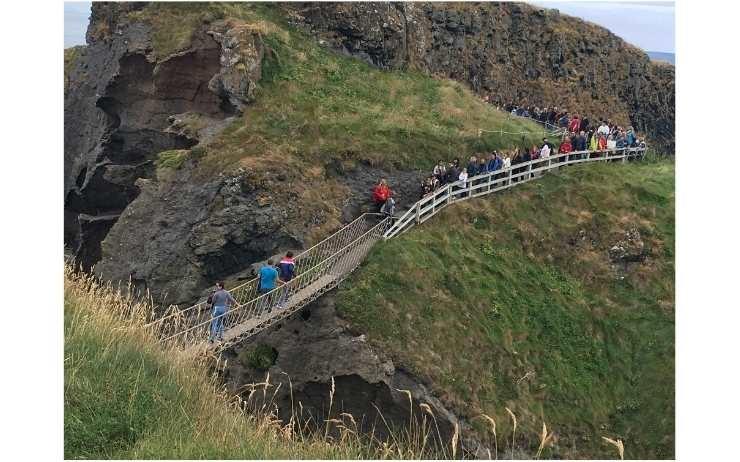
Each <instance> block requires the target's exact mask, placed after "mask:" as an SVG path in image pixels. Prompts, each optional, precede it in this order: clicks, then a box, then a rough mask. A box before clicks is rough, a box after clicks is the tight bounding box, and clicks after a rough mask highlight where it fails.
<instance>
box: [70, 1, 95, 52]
mask: <svg viewBox="0 0 740 462" xmlns="http://www.w3.org/2000/svg"><path fill="white" fill-rule="evenodd" d="M91 5H92V2H64V48H69V47H71V46H75V45H84V44H85V31H86V30H87V23H88V21H89V20H90V6H91Z"/></svg>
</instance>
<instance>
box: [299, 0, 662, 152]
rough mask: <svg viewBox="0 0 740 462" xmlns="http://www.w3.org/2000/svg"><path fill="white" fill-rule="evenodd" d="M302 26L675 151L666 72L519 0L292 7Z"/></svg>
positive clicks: (391, 64) (368, 56)
mask: <svg viewBox="0 0 740 462" xmlns="http://www.w3.org/2000/svg"><path fill="white" fill-rule="evenodd" d="M285 8H286V10H287V11H289V12H290V16H291V20H292V21H293V23H294V24H297V25H299V26H303V27H304V28H305V29H307V30H308V31H310V32H311V33H313V34H315V35H316V36H318V37H319V38H320V39H321V40H323V41H324V42H327V43H329V44H330V45H331V46H333V47H334V48H335V49H337V50H338V51H340V52H343V53H346V54H349V55H352V56H356V57H358V58H360V59H363V60H365V61H367V62H369V63H371V64H373V65H375V66H378V67H380V68H384V69H399V68H412V69H418V70H421V71H424V72H426V73H429V74H431V75H435V76H441V77H449V78H452V79H455V80H459V81H461V82H467V83H468V84H469V85H470V87H471V88H472V89H473V90H475V91H476V92H478V93H479V94H481V95H491V96H492V98H493V99H494V100H498V101H500V102H502V103H507V102H509V101H512V102H514V103H517V104H532V105H539V106H548V107H552V106H558V107H560V108H566V109H569V110H570V111H572V112H581V113H585V114H587V115H588V116H589V117H591V118H598V117H609V118H611V119H612V120H615V121H618V122H619V123H622V124H631V125H633V126H634V127H635V128H636V129H637V130H638V131H640V132H642V133H645V134H647V135H648V137H649V139H650V140H651V141H652V142H653V144H656V143H657V145H658V147H659V148H660V149H662V150H664V151H666V152H670V153H672V152H673V149H674V126H675V115H674V111H675V97H674V85H675V84H674V80H675V70H674V67H673V66H671V65H666V64H659V63H654V62H652V61H651V60H650V58H649V57H648V56H647V54H646V53H645V52H644V51H642V50H640V49H638V48H636V47H634V46H632V45H629V44H628V43H626V42H625V41H624V40H622V39H620V38H619V37H617V36H616V35H614V34H612V33H611V32H609V31H608V30H607V29H604V28H602V27H599V26H596V25H594V24H591V23H588V22H585V21H583V20H580V19H577V18H573V17H570V16H566V15H561V14H560V13H559V12H558V11H557V10H554V9H543V8H539V7H535V6H531V5H527V4H524V3H508V2H507V3H498V2H480V3H432V2H423V3H422V2H420V3H412V2H406V3H403V2H391V3H380V2H360V3H349V2H346V3H334V2H326V3H324V2H321V3H294V4H293V3H291V4H286V5H285Z"/></svg>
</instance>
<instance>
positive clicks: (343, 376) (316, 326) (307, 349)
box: [221, 295, 490, 458]
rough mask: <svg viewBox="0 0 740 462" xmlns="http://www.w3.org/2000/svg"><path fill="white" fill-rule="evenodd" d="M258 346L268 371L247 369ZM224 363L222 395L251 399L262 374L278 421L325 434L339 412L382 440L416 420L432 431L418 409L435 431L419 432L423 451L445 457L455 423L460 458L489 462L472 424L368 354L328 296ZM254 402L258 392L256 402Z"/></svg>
mask: <svg viewBox="0 0 740 462" xmlns="http://www.w3.org/2000/svg"><path fill="white" fill-rule="evenodd" d="M259 347H262V348H269V349H271V350H272V351H273V352H274V357H275V360H274V364H273V365H272V366H271V367H269V368H268V369H264V368H259V369H258V368H255V367H254V366H253V365H250V364H249V360H248V359H247V358H248V357H249V353H250V352H252V351H255V349H256V348H259ZM224 357H225V359H226V361H225V362H224V363H222V365H224V368H223V369H222V370H221V375H222V376H223V379H224V381H225V383H226V385H227V388H228V389H229V390H230V391H231V392H232V393H234V394H239V395H242V397H243V398H244V399H247V398H248V397H249V395H250V391H251V390H252V387H250V385H252V384H257V383H264V382H265V377H266V374H268V373H269V383H271V384H272V385H271V388H270V389H269V390H267V396H268V397H270V401H271V402H272V403H273V404H275V405H277V408H278V415H279V417H280V418H281V419H282V420H283V421H284V422H288V421H290V420H291V417H294V418H295V419H297V420H298V421H299V422H300V421H301V420H302V419H306V420H308V419H309V418H311V419H313V423H314V424H316V423H318V426H319V428H324V420H325V419H329V418H341V415H340V414H341V413H343V412H344V413H348V414H351V415H352V416H353V418H354V420H355V421H356V422H357V424H358V429H359V430H360V431H363V432H365V433H370V432H373V433H374V435H375V437H377V438H379V439H381V440H383V439H384V438H386V437H387V436H388V435H389V433H388V430H389V429H393V430H396V431H399V430H400V431H404V430H407V429H409V426H410V424H411V419H412V418H413V419H414V421H415V425H420V421H421V420H422V419H423V417H425V418H426V419H427V425H432V424H431V417H430V416H429V413H428V412H429V411H425V410H424V409H422V407H420V406H421V405H425V406H428V409H429V410H431V412H432V413H433V414H434V419H435V420H436V424H437V426H436V427H429V426H427V427H426V428H427V430H429V429H432V434H431V435H430V437H429V440H430V441H429V447H432V446H434V445H438V447H439V444H440V438H441V444H442V445H444V446H446V450H447V451H450V448H449V444H450V441H451V439H452V434H453V433H454V426H455V424H457V425H458V426H459V429H460V441H459V444H458V451H459V453H462V454H464V455H465V456H466V457H471V458H490V455H489V454H488V453H487V452H486V449H487V448H486V446H485V445H484V444H483V443H482V442H481V441H480V440H479V439H478V438H479V437H478V436H477V435H476V433H475V432H474V431H473V430H472V426H471V423H470V422H469V421H467V420H466V419H465V418H462V417H459V416H457V415H456V414H455V413H454V412H452V411H451V410H450V409H448V407H447V406H445V404H444V403H443V402H442V401H440V400H439V399H438V398H437V397H436V396H434V394H433V393H432V392H431V390H430V389H429V387H428V385H429V384H425V383H424V382H423V381H422V380H420V379H419V378H417V377H415V376H414V375H413V374H412V373H411V372H409V371H406V370H404V369H403V368H401V367H398V366H397V365H396V364H395V363H394V361H393V359H392V358H390V357H388V356H387V355H385V354H384V353H383V352H382V351H379V350H377V349H375V348H373V347H372V346H371V345H370V344H369V343H368V342H367V340H366V338H365V336H364V335H360V334H358V333H356V332H353V331H352V328H351V326H350V325H349V324H348V323H347V322H346V321H344V320H342V319H340V318H338V317H337V315H336V312H335V309H334V299H333V297H332V296H331V295H328V296H324V297H322V298H321V299H319V300H317V301H315V302H313V303H312V304H310V305H309V306H307V307H306V308H305V309H304V310H303V311H302V312H301V314H300V315H297V316H294V317H292V318H290V319H288V320H286V321H283V322H281V323H280V324H277V325H276V326H274V327H272V328H271V329H269V330H267V331H265V332H262V333H260V334H258V335H257V336H255V337H253V338H252V339H250V340H249V341H248V342H246V343H244V344H241V345H237V346H235V347H233V348H231V349H230V350H227V351H226V352H224ZM332 380H333V388H334V392H333V397H332V398H333V399H332V398H330V395H331V394H332V393H331V389H332ZM407 393H408V394H407ZM261 395H262V393H258V394H257V396H256V398H259V396H261ZM330 399H331V400H332V411H331V415H329V414H328V412H329V402H330ZM410 407H413V409H410ZM292 414H294V415H292ZM411 416H413V417H411ZM389 427H390V428H389ZM437 431H439V433H437Z"/></svg>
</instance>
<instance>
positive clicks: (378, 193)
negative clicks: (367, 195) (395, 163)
mask: <svg viewBox="0 0 740 462" xmlns="http://www.w3.org/2000/svg"><path fill="white" fill-rule="evenodd" d="M391 196H393V191H391V188H389V187H388V183H386V181H385V178H381V179H380V182H379V183H378V184H377V185H375V187H374V188H373V202H375V205H377V206H378V208H379V209H380V208H382V207H383V204H385V203H386V201H387V200H388V199H390V198H391Z"/></svg>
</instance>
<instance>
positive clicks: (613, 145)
mask: <svg viewBox="0 0 740 462" xmlns="http://www.w3.org/2000/svg"><path fill="white" fill-rule="evenodd" d="M606 149H609V150H611V149H617V140H616V138H614V135H609V138H607V140H606Z"/></svg>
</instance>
